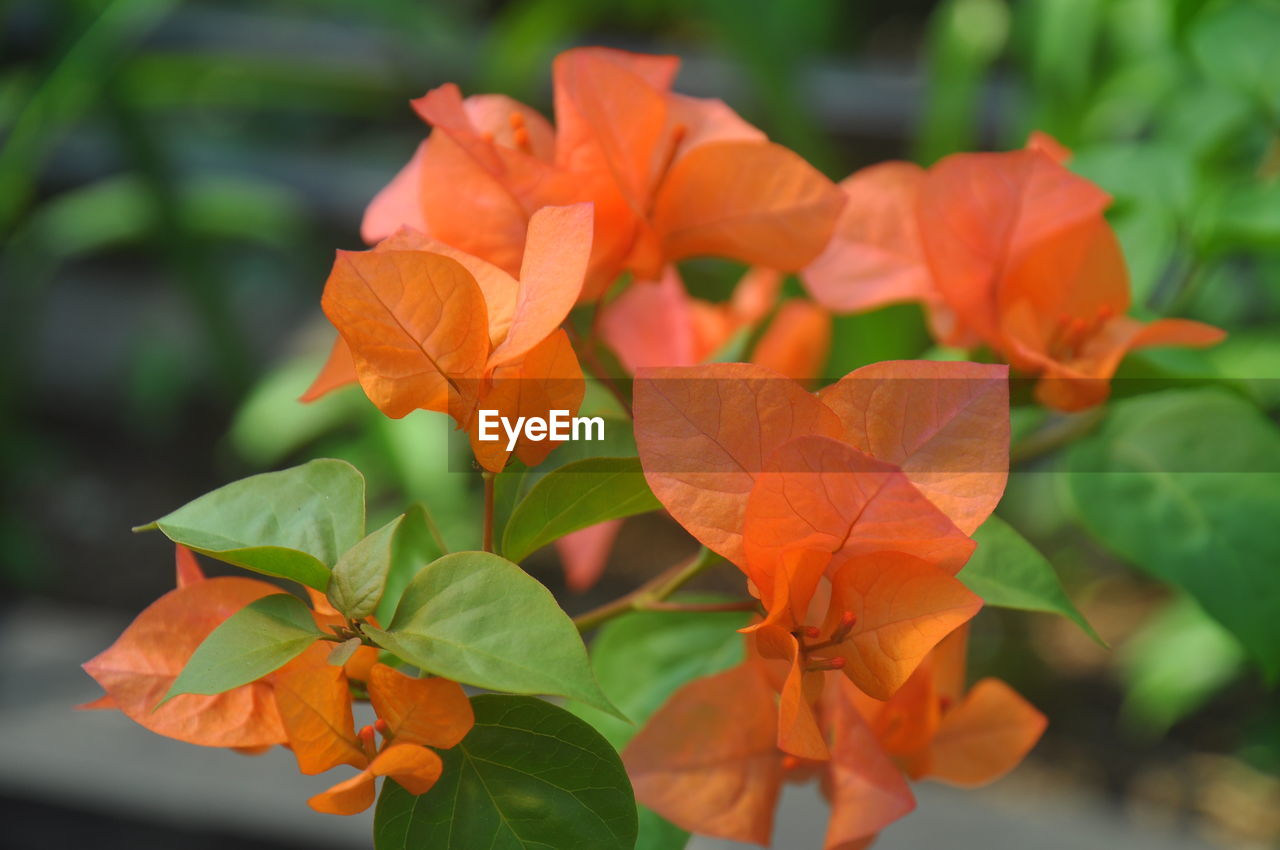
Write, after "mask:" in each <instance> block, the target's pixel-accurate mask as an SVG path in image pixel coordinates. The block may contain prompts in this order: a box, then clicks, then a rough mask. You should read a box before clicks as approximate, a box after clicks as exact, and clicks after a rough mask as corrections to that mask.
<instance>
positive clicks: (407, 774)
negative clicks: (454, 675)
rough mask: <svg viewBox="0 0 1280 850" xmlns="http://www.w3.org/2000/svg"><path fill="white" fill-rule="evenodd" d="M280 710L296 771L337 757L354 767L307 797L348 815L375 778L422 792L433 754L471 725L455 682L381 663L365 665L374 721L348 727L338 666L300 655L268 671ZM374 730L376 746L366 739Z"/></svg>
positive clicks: (434, 774) (317, 768) (431, 780)
mask: <svg viewBox="0 0 1280 850" xmlns="http://www.w3.org/2000/svg"><path fill="white" fill-rule="evenodd" d="M275 687H276V691H277V694H278V699H279V700H280V713H281V716H282V717H283V718H284V722H285V728H286V729H287V730H288V733H289V746H290V748H291V749H292V750H293V751H294V755H296V756H297V758H298V767H299V769H300V770H301V771H302V772H303V773H321V772H323V771H325V770H328V769H330V768H332V767H336V766H338V765H340V764H347V765H351V766H352V767H356V768H359V769H360V773H358V774H356V775H355V776H353V777H351V778H350V779H347V780H344V781H342V782H340V783H338V784H337V785H335V786H333V787H332V788H330V789H329V790H328V791H325V792H323V793H321V794H318V795H316V796H314V797H312V798H311V800H310V801H309V802H310V804H311V807H312V808H314V809H316V810H317V811H320V812H325V813H327V814H339V815H352V814H356V813H358V812H362V811H364V810H365V809H367V808H369V806H370V805H372V804H373V800H374V796H375V784H376V778H377V777H379V776H390V777H391V778H393V779H395V780H396V781H397V782H399V783H400V784H401V785H403V786H404V787H405V788H406V789H407V790H409V791H410V792H411V793H413V794H425V793H426V792H427V791H429V790H430V789H431V786H432V785H434V784H435V782H436V780H437V779H439V778H440V771H441V768H442V764H441V761H440V757H439V756H438V755H437V754H436V753H435V752H433V751H432V750H430V749H428V747H436V748H440V749H448V748H450V747H453V746H455V745H456V744H457V743H458V742H459V741H461V740H462V739H463V738H464V737H465V736H466V734H467V732H469V731H471V727H472V725H473V724H474V722H475V717H474V715H473V714H472V711H471V702H470V701H469V700H468V699H467V696H466V694H465V693H464V692H463V690H462V686H461V685H459V684H458V683H457V682H451V681H448V680H447V679H438V678H430V679H414V678H412V677H410V676H406V675H404V674H403V673H400V672H398V671H396V670H394V669H392V668H390V667H388V666H386V665H385V664H375V665H373V667H372V668H371V669H370V671H369V676H368V691H369V699H370V701H371V702H372V703H373V708H374V711H375V712H376V713H377V715H378V723H377V724H376V725H375V726H366V727H365V728H363V729H361V730H360V732H359V733H357V732H356V731H355V722H354V720H353V719H352V718H353V715H352V711H351V692H350V689H349V687H348V683H347V676H346V674H345V673H344V671H343V669H342V668H341V667H334V666H332V665H328V664H325V663H323V661H322V656H320V655H312V656H310V657H308V655H307V654H304V655H303V656H300V657H299V658H298V659H295V661H294V662H291V663H290V664H289V665H288V666H286V668H285V669H284V670H282V671H281V672H280V673H278V674H277V675H276V682H275ZM375 733H380V734H381V736H382V747H381V748H377V747H375V744H374V736H375Z"/></svg>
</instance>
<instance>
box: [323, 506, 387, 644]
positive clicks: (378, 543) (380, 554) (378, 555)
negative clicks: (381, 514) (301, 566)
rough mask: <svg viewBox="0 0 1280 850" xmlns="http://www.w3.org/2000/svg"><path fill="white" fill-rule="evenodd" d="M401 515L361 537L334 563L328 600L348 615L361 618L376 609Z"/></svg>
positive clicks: (356, 618) (384, 582) (385, 578)
mask: <svg viewBox="0 0 1280 850" xmlns="http://www.w3.org/2000/svg"><path fill="white" fill-rule="evenodd" d="M404 518H405V515H404V514H401V515H400V516H398V517H396V518H395V519H393V520H391V522H389V523H387V524H386V525H384V526H382V528H379V529H378V530H377V531H375V532H373V533H372V534H370V535H368V536H367V537H365V538H364V539H363V540H361V541H360V542H359V543H357V544H356V545H354V546H352V547H351V548H350V549H348V550H347V551H346V552H345V553H343V555H342V557H341V558H339V559H338V563H337V564H336V565H335V566H334V568H333V576H332V578H331V579H330V580H329V601H330V602H332V603H333V607H335V608H337V609H338V610H339V611H341V612H342V613H343V614H345V615H347V616H348V617H350V618H351V619H353V620H358V619H363V618H364V617H368V616H369V615H370V614H372V613H373V612H374V611H375V610H377V608H378V602H379V600H381V599H382V592H383V590H384V588H386V586H387V575H388V574H389V573H390V572H391V562H392V556H393V553H394V546H393V543H394V541H395V536H396V532H397V531H398V530H399V528H400V524H401V522H402V521H403V520H404Z"/></svg>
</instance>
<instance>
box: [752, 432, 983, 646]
mask: <svg viewBox="0 0 1280 850" xmlns="http://www.w3.org/2000/svg"><path fill="white" fill-rule="evenodd" d="M745 528H746V532H745V537H744V544H745V545H744V549H745V553H746V565H745V569H746V572H747V575H748V576H749V577H750V578H751V580H752V581H753V582H754V583H755V585H756V586H757V587H758V588H760V590H761V592H762V599H763V600H764V602H765V605H766V607H769V609H770V610H771V611H772V610H773V609H774V605H773V593H772V592H771V591H773V592H776V588H775V585H776V583H777V582H779V581H785V582H787V583H788V585H789V592H788V596H789V598H790V605H791V610H792V613H793V615H794V617H795V619H796V621H797V622H803V620H804V617H805V614H806V612H807V610H808V607H809V602H810V600H811V599H812V597H813V592H814V589H815V587H816V585H817V581H818V578H819V577H820V576H821V573H817V574H815V573H814V572H813V569H812V566H813V563H811V562H810V561H809V560H808V559H803V560H802V559H799V556H798V555H797V553H800V552H815V553H824V554H826V555H827V556H828V557H827V559H826V562H816V563H821V564H822V566H823V567H825V568H826V569H827V572H828V573H829V574H830V573H832V571H834V570H836V569H839V567H840V566H841V565H842V564H843V563H845V562H847V561H848V560H849V559H851V558H857V557H860V556H863V555H866V554H869V553H879V552H906V553H910V554H912V555H914V556H915V557H916V558H920V559H924V560H925V561H926V562H927V563H928V564H931V565H933V566H935V567H940V568H942V569H943V570H945V571H946V572H947V573H952V574H954V573H956V572H958V571H959V570H960V567H961V566H963V565H964V563H965V561H967V560H968V558H969V555H970V554H971V553H972V551H973V541H971V540H970V539H969V538H968V537H966V536H965V535H964V534H963V533H961V532H960V530H959V529H957V528H956V527H955V526H954V525H953V524H952V523H951V521H950V520H949V519H947V517H946V516H944V515H943V514H942V513H941V512H940V511H939V510H938V509H937V508H935V507H934V506H933V505H932V503H930V502H929V501H928V500H927V499H926V498H925V497H924V496H923V495H921V493H920V491H919V490H917V489H916V488H915V487H913V486H912V485H911V482H910V481H908V480H907V477H906V475H904V474H903V473H902V471H901V470H899V469H898V468H897V467H895V466H893V465H891V464H886V463H882V462H880V461H878V460H875V459H874V458H871V457H868V456H867V455H865V454H863V453H862V452H859V451H858V450H857V449H855V448H853V447H851V446H849V445H846V444H844V443H841V442H838V441H836V440H833V439H831V438H829V437H799V438H797V439H795V440H791V441H789V442H787V443H784V444H783V445H782V446H781V447H779V448H778V449H777V450H776V451H775V452H774V453H773V454H772V455H771V456H770V458H769V461H768V464H767V465H766V467H765V471H764V472H762V473H761V474H760V476H759V477H758V480H757V482H756V484H755V487H754V488H753V489H752V491H751V496H750V500H749V501H748V503H747V510H746V515H745ZM828 563H829V565H830V566H829V567H828V566H827V564H828ZM798 568H800V569H798ZM939 637H941V636H939Z"/></svg>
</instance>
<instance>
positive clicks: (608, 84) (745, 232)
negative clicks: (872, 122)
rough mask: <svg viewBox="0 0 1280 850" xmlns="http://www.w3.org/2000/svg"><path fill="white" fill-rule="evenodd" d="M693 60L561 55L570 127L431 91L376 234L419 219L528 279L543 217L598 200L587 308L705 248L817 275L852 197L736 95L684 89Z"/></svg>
mask: <svg viewBox="0 0 1280 850" xmlns="http://www.w3.org/2000/svg"><path fill="white" fill-rule="evenodd" d="M679 65H680V60H679V59H678V58H676V57H674V56H642V55H638V54H633V53H626V52H623V51H619V50H609V49H605V48H597V47H592V48H579V49H575V50H569V51H566V52H565V53H562V54H560V55H559V56H558V57H557V58H556V60H555V64H554V66H553V87H554V99H555V112H556V126H555V127H554V128H553V127H552V126H551V124H550V123H548V122H547V121H546V119H544V118H543V117H542V116H541V115H539V114H538V113H537V112H536V111H535V110H533V109H530V108H529V107H527V106H525V105H523V104H521V103H517V102H516V101H513V100H511V99H510V98H506V97H503V96H501V95H477V96H474V97H468V98H465V99H464V98H462V96H461V94H460V93H459V91H458V88H457V86H455V85H453V84H448V85H444V86H441V87H440V88H438V89H434V90H433V91H431V92H428V93H427V94H426V95H425V96H424V97H421V98H419V99H418V100H415V101H414V102H413V106H414V108H415V109H416V110H417V112H418V115H419V116H421V118H422V119H423V120H424V121H425V122H427V123H428V124H430V125H431V126H432V127H433V128H434V131H433V132H432V133H431V135H430V136H429V137H428V138H427V140H426V141H424V142H423V143H422V144H421V145H420V146H419V147H418V150H417V153H415V154H414V156H413V159H412V160H411V161H410V162H409V164H408V165H407V166H405V168H404V170H402V171H401V172H400V174H398V175H397V176H396V178H395V180H393V181H392V182H391V184H390V185H389V186H387V187H386V188H385V189H384V190H383V191H382V192H381V193H380V194H379V195H378V197H377V198H375V199H374V202H373V203H372V204H371V205H370V207H369V210H368V212H367V213H366V214H365V220H364V227H363V234H364V238H365V240H366V241H368V242H376V241H379V240H381V239H385V238H386V237H388V236H390V235H392V234H393V233H394V232H395V231H396V230H397V229H398V228H400V227H401V226H406V225H407V226H409V227H412V228H414V229H416V230H419V231H422V232H424V233H428V234H430V235H431V236H432V237H434V238H436V239H439V240H440V241H442V242H445V243H447V244H449V245H452V246H454V247H455V248H458V249H459V250H462V251H466V252H468V253H470V254H474V255H475V256H477V257H482V258H484V259H485V260H487V261H489V262H490V263H493V264H494V265H496V266H498V267H499V268H502V269H504V270H506V271H507V272H508V273H511V274H514V273H515V271H516V269H518V268H519V267H520V263H521V257H522V255H523V251H524V235H525V230H526V228H527V226H528V222H529V219H530V217H531V216H532V215H533V214H534V213H535V212H536V211H537V210H539V209H541V208H543V207H546V206H564V205H569V204H575V203H580V202H584V201H589V202H591V203H592V204H594V206H595V239H594V241H593V244H592V249H591V259H590V263H589V266H588V272H587V279H586V284H585V286H584V287H583V290H582V297H583V298H584V299H588V300H591V299H595V298H596V297H598V296H599V295H601V294H602V293H603V292H604V291H605V290H606V289H607V288H608V287H609V286H610V285H611V284H613V282H614V281H615V280H616V279H617V277H618V275H619V274H620V273H622V272H623V271H629V272H631V273H632V274H633V275H634V276H635V277H636V278H638V279H640V280H653V279H656V278H658V277H659V276H660V275H661V274H662V271H663V268H664V266H666V265H667V264H668V263H672V262H674V261H676V260H680V259H683V258H685V257H691V256H697V255H715V256H724V257H731V258H734V259H737V260H741V261H743V262H747V263H752V264H756V265H761V266H765V267H767V268H773V269H783V270H795V269H798V268H800V267H802V266H804V265H805V264H806V263H808V262H809V261H810V260H812V259H813V258H814V257H815V256H817V254H818V252H819V251H821V250H822V246H823V245H825V244H826V242H827V240H828V238H829V237H830V235H831V228H832V226H833V225H834V223H835V217H836V215H837V214H838V213H839V211H840V207H841V206H842V204H843V202H844V200H843V197H842V196H841V194H840V192H839V191H838V190H837V189H836V187H835V186H834V185H833V184H832V183H831V182H830V181H829V180H828V179H827V178H826V177H824V176H822V174H820V173H819V172H817V171H816V170H814V168H813V167H812V166H810V165H809V164H808V163H806V162H805V161H804V160H803V159H801V158H800V157H799V156H797V155H796V154H794V153H792V152H791V151H789V150H787V149H786V148H784V147H781V146H779V145H775V144H772V143H770V142H769V141H767V140H766V139H765V136H764V134H763V133H761V132H760V131H759V130H757V129H756V128H755V127H752V126H751V125H750V124H748V123H746V122H745V121H743V120H742V119H741V118H740V117H738V115H737V114H736V113H734V112H733V110H731V109H729V107H727V106H725V104H724V103H722V102H721V101H719V100H709V99H702V98H694V97H686V96H684V95H680V94H677V93H675V92H673V91H672V90H671V85H672V82H673V80H674V79H675V75H676V72H677V70H678V69H679Z"/></svg>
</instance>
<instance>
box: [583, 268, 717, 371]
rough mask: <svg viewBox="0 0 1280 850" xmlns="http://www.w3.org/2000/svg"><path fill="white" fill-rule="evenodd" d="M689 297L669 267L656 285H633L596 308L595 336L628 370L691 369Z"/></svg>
mask: <svg viewBox="0 0 1280 850" xmlns="http://www.w3.org/2000/svg"><path fill="white" fill-rule="evenodd" d="M691 301H692V299H691V298H690V297H689V295H688V293H687V292H685V289H684V284H683V283H681V282H680V276H679V275H678V274H677V273H676V270H675V267H674V266H667V267H666V268H665V269H664V270H663V273H662V277H661V278H659V279H658V280H657V281H636V282H633V283H632V284H631V285H630V286H628V287H627V288H626V289H625V290H624V291H623V292H622V294H621V295H619V296H618V297H617V298H615V299H613V300H612V301H610V302H609V303H608V304H606V305H604V307H602V308H601V310H600V333H601V335H602V336H603V337H604V340H605V342H607V343H608V344H609V347H610V348H611V349H613V352H614V353H615V354H616V355H617V356H618V359H619V360H620V361H621V362H622V365H623V366H624V367H625V368H626V369H627V371H628V372H631V373H632V374H635V372H636V370H637V369H641V368H644V367H646V366H692V365H694V364H695V363H697V362H698V360H699V359H700V358H699V356H698V353H699V350H698V349H699V345H698V341H697V339H696V337H695V328H694V320H693V312H692V306H691Z"/></svg>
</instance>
